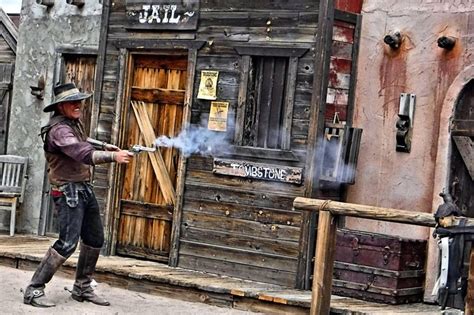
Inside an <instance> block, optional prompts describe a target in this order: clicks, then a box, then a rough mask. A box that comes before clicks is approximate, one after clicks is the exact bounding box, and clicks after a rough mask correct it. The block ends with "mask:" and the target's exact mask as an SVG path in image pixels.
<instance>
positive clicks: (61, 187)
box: [23, 83, 133, 307]
mask: <svg viewBox="0 0 474 315" xmlns="http://www.w3.org/2000/svg"><path fill="white" fill-rule="evenodd" d="M54 94H55V102H53V103H51V104H49V105H47V106H46V107H45V108H44V109H43V111H44V112H54V115H53V116H52V117H51V119H50V121H49V122H48V124H47V125H46V126H44V127H43V128H41V136H42V138H43V141H44V150H45V155H46V160H47V162H48V178H49V181H50V183H51V195H52V197H53V199H54V203H55V206H56V208H57V210H58V219H59V239H58V240H57V241H56V242H55V243H54V244H53V246H52V247H51V248H49V250H48V251H47V253H46V255H45V256H44V258H43V260H42V261H41V263H40V265H39V266H38V268H37V270H36V272H35V273H34V275H33V278H32V279H31V281H30V283H29V285H28V286H27V288H26V290H25V293H24V299H23V302H24V303H25V304H31V305H33V306H37V307H51V306H55V304H54V303H52V302H50V301H48V300H47V299H46V297H45V295H44V288H45V284H46V283H48V282H49V281H50V280H51V278H52V277H53V275H54V273H55V272H56V271H57V269H58V268H59V267H60V266H61V265H62V264H63V263H64V262H65V261H66V259H67V258H69V257H70V256H71V255H72V254H73V253H74V251H75V250H76V247H77V245H78V243H79V239H81V246H80V254H79V260H78V263H77V269H76V281H75V283H74V287H73V290H72V298H73V299H75V300H77V301H80V302H82V301H89V302H92V303H94V304H98V305H105V306H107V305H110V303H109V302H107V301H106V300H105V299H103V298H101V297H99V296H97V295H96V294H95V293H94V291H93V289H92V287H91V281H92V274H93V272H94V270H95V266H96V264H97V260H98V258H99V253H100V249H101V247H102V245H103V243H104V232H103V226H102V222H101V218H100V212H99V206H98V203H97V200H96V198H95V194H94V191H93V189H92V186H91V184H90V180H91V173H90V166H91V165H97V164H101V163H112V162H116V163H129V162H130V159H131V157H132V156H133V154H131V153H130V152H128V151H127V150H120V149H119V148H118V147H116V146H114V145H111V144H107V143H102V142H99V141H96V140H93V139H90V138H88V137H87V135H86V134H85V132H84V128H83V126H82V123H81V121H80V117H81V113H82V101H83V100H84V99H86V98H88V97H90V95H88V94H84V93H81V92H79V90H78V89H77V88H76V86H75V85H74V84H73V83H67V84H63V85H59V86H57V87H55V88H54Z"/></svg>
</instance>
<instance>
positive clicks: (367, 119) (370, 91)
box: [348, 0, 474, 238]
mask: <svg viewBox="0 0 474 315" xmlns="http://www.w3.org/2000/svg"><path fill="white" fill-rule="evenodd" d="M420 2H421V3H420ZM463 3H467V4H463ZM362 15H363V23H362V31H361V34H362V37H361V43H360V54H359V64H358V69H359V72H358V78H357V90H356V105H355V119H354V124H355V126H356V127H359V128H363V129H364V133H363V137H362V144H361V150H360V156H359V165H358V167H357V178H356V184H355V185H354V186H352V187H350V188H349V192H348V202H353V203H360V204H366V205H374V206H381V207H389V208H398V209H407V210H414V211H424V212H431V211H432V210H433V206H432V201H433V194H434V193H438V192H434V176H435V166H436V164H437V163H444V164H447V163H448V161H447V159H446V158H445V159H442V160H437V152H438V138H439V137H440V136H441V135H440V132H442V133H445V134H447V133H448V125H446V126H440V120H441V114H442V107H443V101H444V98H445V96H446V91H447V90H448V88H449V87H450V85H451V84H452V82H453V80H454V78H455V77H456V76H457V75H458V74H459V73H460V72H461V71H462V70H463V69H464V68H466V67H467V66H468V65H469V64H471V63H472V62H473V60H474V56H473V54H472V48H473V47H474V45H473V36H474V28H473V27H472V26H473V25H474V24H473V23H474V3H472V2H471V1H467V2H466V1H464V2H463V1H454V0H452V1H444V0H424V1H410V0H403V1H400V0H396V1H395V0H390V1H383V2H382V1H377V0H367V1H364V6H363V11H362ZM394 30H399V31H400V32H401V33H402V34H403V38H404V40H403V44H402V46H401V48H400V49H399V50H398V51H393V50H391V49H390V48H389V47H388V46H387V45H385V44H384V42H383V38H384V36H385V35H386V34H387V33H388V32H390V31H394ZM442 35H446V36H454V37H456V38H457V39H458V40H457V43H456V46H455V47H454V49H453V50H452V51H446V50H444V49H442V48H439V47H438V46H437V39H438V37H440V36H442ZM402 92H406V93H414V94H416V109H415V119H414V129H413V140H412V150H411V153H409V154H408V153H401V152H396V151H395V146H396V138H395V135H396V127H395V124H396V122H397V119H398V116H397V114H398V109H399V96H400V93H402ZM448 114H449V115H450V114H451V113H448ZM439 202H441V198H439ZM348 226H349V227H351V228H358V229H363V230H371V231H375V232H382V233H387V234H394V235H400V236H404V237H414V238H426V237H427V231H426V229H422V228H418V229H417V228H413V227H412V226H407V225H398V224H389V223H382V222H377V223H375V222H370V224H367V222H366V221H364V220H356V219H349V220H348Z"/></svg>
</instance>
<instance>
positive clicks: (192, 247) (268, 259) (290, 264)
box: [180, 240, 296, 272]
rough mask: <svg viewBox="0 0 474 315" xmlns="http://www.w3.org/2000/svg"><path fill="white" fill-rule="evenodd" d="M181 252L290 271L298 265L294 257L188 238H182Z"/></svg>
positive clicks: (293, 270)
mask: <svg viewBox="0 0 474 315" xmlns="http://www.w3.org/2000/svg"><path fill="white" fill-rule="evenodd" d="M180 254H181V255H192V256H196V257H202V258H207V257H212V259H215V260H218V261H223V262H230V263H238V264H244V265H250V266H255V267H261V268H265V269H275V270H281V271H288V272H295V265H296V259H295V258H294V257H288V256H282V255H275V254H268V253H260V252H254V251H253V250H248V249H240V248H232V247H226V246H220V245H215V244H212V245H211V244H206V243H199V242H195V241H188V240H181V244H180Z"/></svg>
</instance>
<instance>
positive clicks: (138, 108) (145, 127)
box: [131, 101, 176, 204]
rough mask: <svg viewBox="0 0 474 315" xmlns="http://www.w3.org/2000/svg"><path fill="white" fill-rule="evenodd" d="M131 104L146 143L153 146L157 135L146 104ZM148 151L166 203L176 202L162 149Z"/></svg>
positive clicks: (133, 102)
mask: <svg viewBox="0 0 474 315" xmlns="http://www.w3.org/2000/svg"><path fill="white" fill-rule="evenodd" d="M139 103H141V104H139ZM131 104H132V108H133V112H134V113H135V117H136V118H137V122H138V127H139V128H140V131H141V133H142V134H143V138H144V139H145V144H146V145H147V146H152V145H153V144H154V143H155V139H156V136H155V133H154V131H153V126H152V125H151V122H150V117H149V116H148V113H147V111H146V110H145V108H144V106H145V105H144V104H143V103H142V102H135V101H132V102H131ZM147 153H148V156H149V157H150V161H151V165H152V166H153V171H154V172H155V175H156V178H157V179H158V182H159V183H160V188H161V191H162V193H163V197H164V198H165V201H166V203H167V204H175V203H176V192H175V190H174V186H173V182H172V181H171V179H170V176H169V174H168V170H167V169H166V165H165V162H164V160H163V157H162V156H161V152H160V150H156V151H155V152H147Z"/></svg>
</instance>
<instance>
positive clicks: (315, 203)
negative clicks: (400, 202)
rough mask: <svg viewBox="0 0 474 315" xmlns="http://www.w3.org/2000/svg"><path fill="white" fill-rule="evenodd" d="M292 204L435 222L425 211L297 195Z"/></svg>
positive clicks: (427, 223) (381, 218) (411, 221)
mask: <svg viewBox="0 0 474 315" xmlns="http://www.w3.org/2000/svg"><path fill="white" fill-rule="evenodd" d="M293 206H294V208H295V209H298V210H309V211H321V210H327V211H330V212H331V213H332V214H334V215H344V216H349V217H358V218H365V219H373V220H379V221H387V222H398V223H407V224H413V225H421V226H429V227H434V226H435V224H436V222H435V220H434V217H433V214H431V213H425V212H416V211H407V210H399V209H390V208H381V207H373V206H366V205H358V204H353V203H344V202H337V201H329V202H328V201H327V200H320V199H309V198H302V197H297V198H296V199H295V201H294V202H293ZM473 221H474V219H473Z"/></svg>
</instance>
